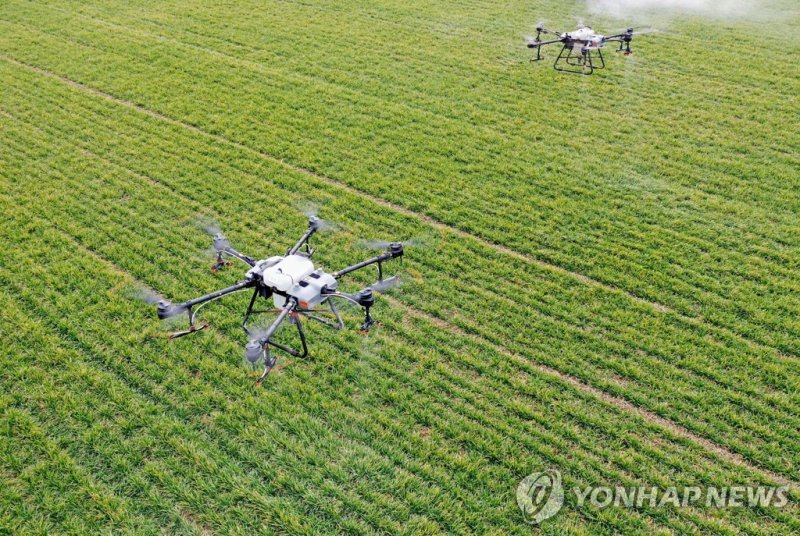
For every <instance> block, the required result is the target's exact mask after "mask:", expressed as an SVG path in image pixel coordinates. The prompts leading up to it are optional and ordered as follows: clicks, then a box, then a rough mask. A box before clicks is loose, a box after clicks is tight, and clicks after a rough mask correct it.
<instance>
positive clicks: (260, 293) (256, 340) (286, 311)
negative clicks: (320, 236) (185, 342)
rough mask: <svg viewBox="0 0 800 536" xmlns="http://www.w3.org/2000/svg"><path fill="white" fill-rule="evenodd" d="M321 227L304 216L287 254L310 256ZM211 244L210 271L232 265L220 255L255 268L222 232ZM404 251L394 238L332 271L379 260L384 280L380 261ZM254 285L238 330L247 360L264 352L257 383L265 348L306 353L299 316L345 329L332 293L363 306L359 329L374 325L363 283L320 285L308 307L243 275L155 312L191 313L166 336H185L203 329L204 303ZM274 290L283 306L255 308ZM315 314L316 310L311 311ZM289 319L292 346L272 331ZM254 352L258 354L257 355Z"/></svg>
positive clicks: (268, 365)
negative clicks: (262, 323)
mask: <svg viewBox="0 0 800 536" xmlns="http://www.w3.org/2000/svg"><path fill="white" fill-rule="evenodd" d="M319 228H320V222H319V220H318V219H317V218H315V217H311V218H309V220H308V229H307V230H306V232H305V233H304V234H303V236H302V237H301V238H300V239H299V240H298V241H297V243H295V245H294V246H292V247H291V248H289V250H288V251H287V252H286V256H289V255H302V256H304V257H308V258H311V256H312V255H313V254H314V252H315V251H316V248H312V247H311V245H310V242H309V240H310V238H311V236H313V234H314V233H315V232H317V231H318V230H319ZM214 242H215V248H217V261H216V264H215V265H214V267H213V268H212V270H214V271H217V270H219V269H221V268H223V267H225V266H228V265H230V264H231V263H230V262H229V261H227V260H226V259H225V258H224V257H223V254H225V255H228V256H231V257H234V258H237V259H239V260H241V261H242V262H244V263H245V264H247V265H248V266H250V267H254V266H255V265H256V261H255V260H254V259H253V258H252V257H249V256H247V255H243V254H241V253H239V252H238V251H236V250H235V249H233V248H232V247H230V245H228V244H227V241H226V240H225V239H224V237H223V236H222V235H221V234H218V235H217V236H215V238H214ZM402 256H403V245H402V244H400V243H392V244H390V245H389V247H388V249H387V251H385V252H384V253H381V254H380V255H376V256H374V257H372V258H369V259H367V260H364V261H361V262H358V263H356V264H353V265H351V266H348V267H346V268H343V269H341V270H339V271H337V272H333V273H332V274H331V275H332V276H333V277H334V278H335V279H336V280H337V281H338V280H339V279H340V278H341V277H343V276H345V275H347V274H349V273H351V272H355V271H356V270H360V269H362V268H366V267H368V266H372V265H377V268H378V282H383V281H385V280H384V279H383V263H384V262H386V261H389V260H392V259H395V258H398V257H402ZM250 288H253V294H252V297H251V298H250V303H249V305H248V307H247V311H246V312H245V314H244V318H243V320H242V324H241V325H242V329H243V330H244V332H245V333H246V334H247V335H248V336H249V337H251V341H250V342H249V343H248V344H247V346H246V352H247V354H246V355H247V356H248V359H250V357H251V356H255V359H253V360H252V361H251V362H253V363H255V362H257V361H258V359H259V358H260V357H261V356H262V354H263V358H264V362H265V368H264V372H263V374H262V375H261V376H260V377H259V379H258V381H257V382H256V383H257V384H261V382H263V381H264V379H265V378H266V376H267V375H268V374H269V372H270V370H271V369H272V367H273V366H274V365H275V363H276V361H277V358H276V357H274V356H272V355H271V353H270V352H269V347H270V346H272V347H274V348H276V349H278V350H281V351H283V352H286V353H287V354H289V355H291V356H294V357H301V358H302V357H306V356H307V355H308V343H307V341H306V335H305V331H304V330H303V324H302V321H301V317H305V318H308V319H310V320H315V321H317V322H320V323H322V324H323V325H326V326H328V327H331V328H333V329H336V330H340V329H342V328H344V325H345V324H344V321H343V320H342V317H341V315H340V314H339V310H338V309H337V308H336V305H335V303H334V302H333V298H341V299H344V300H347V301H350V302H352V303H354V304H356V305H358V306H360V307H362V308H363V309H364V323H363V324H362V326H361V331H362V333H367V332H369V330H370V328H372V326H374V325H376V324H378V322H377V321H375V319H374V318H373V317H372V315H371V314H370V309H371V307H372V306H373V305H374V303H375V299H374V296H373V294H372V289H371V287H366V288H365V289H363V290H361V291H360V292H359V293H357V294H355V295H351V294H345V293H341V292H337V291H334V290H331V291H328V292H326V291H325V289H323V295H324V296H325V297H324V298H323V300H322V302H321V303H320V304H319V305H318V306H316V307H314V308H307V307H304V306H303V304H302V302H300V301H298V299H297V298H296V297H294V296H290V295H289V294H288V293H286V292H283V291H280V290H278V289H275V288H272V287H267V286H265V285H263V284H260V281H259V280H258V279H255V278H252V279H245V280H243V281H240V282H238V283H236V284H234V285H231V286H229V287H226V288H224V289H220V290H217V291H215V292H211V293H209V294H205V295H203V296H200V297H198V298H194V299H192V300H188V301H185V302H183V303H180V304H175V305H173V304H170V303H169V302H166V301H160V302H159V303H158V310H157V311H158V317H159V318H161V319H165V318H171V317H173V316H177V315H179V314H182V313H184V312H187V313H188V315H189V328H188V329H186V330H184V331H179V332H175V333H172V334H170V335H169V338H170V339H175V338H178V337H183V336H185V335H190V334H192V333H195V332H197V331H201V330H203V329H205V328H207V327H208V323H207V322H201V323H199V324H197V323H196V315H197V311H198V310H199V309H200V308H201V307H202V306H204V305H206V304H207V303H209V302H211V301H214V300H217V299H219V298H221V297H223V296H227V295H228V294H233V293H235V292H240V291H243V290H247V289H250ZM273 295H277V296H281V297H283V298H284V300H285V301H284V305H283V307H281V308H280V309H274V308H272V309H255V305H256V302H257V300H258V298H259V297H262V298H264V299H269V298H271V297H272V296H273ZM326 303H327V304H328V306H329V308H330V311H320V310H319V309H318V307H321V306H323V305H324V304H326ZM276 312H277V313H278V316H277V317H276V318H275V320H273V322H272V324H270V326H269V328H267V330H266V331H265V332H263V333H261V334H256V333H254V332H253V331H252V330H251V329H250V328H249V327H248V321H249V320H250V319H251V317H252V316H254V315H258V314H270V313H276ZM315 313H316V314H315ZM320 313H325V314H331V315H332V316H333V318H332V319H328V318H324V317H321V316H318V315H319V314H320ZM287 319H289V321H290V322H292V323H293V324H294V325H295V326H296V328H297V333H298V337H299V342H300V349H297V348H293V347H291V346H289V345H286V344H283V343H279V342H277V341H275V340H273V336H274V335H275V333H276V332H277V330H278V328H280V326H281V325H282V324H283V322H284V321H286V320H287ZM256 352H257V354H256Z"/></svg>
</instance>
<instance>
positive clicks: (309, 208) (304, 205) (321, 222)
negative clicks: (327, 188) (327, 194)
mask: <svg viewBox="0 0 800 536" xmlns="http://www.w3.org/2000/svg"><path fill="white" fill-rule="evenodd" d="M297 209H298V210H299V211H300V213H301V214H303V215H304V216H305V217H306V218H308V221H309V222H311V221H313V222H314V223H315V224H316V226H317V230H318V231H329V230H334V229H336V228H337V227H338V226H337V225H336V224H335V223H333V222H330V221H328V220H325V219H323V218H320V217H319V205H318V204H317V203H314V202H311V201H302V202H300V203H298V206H297Z"/></svg>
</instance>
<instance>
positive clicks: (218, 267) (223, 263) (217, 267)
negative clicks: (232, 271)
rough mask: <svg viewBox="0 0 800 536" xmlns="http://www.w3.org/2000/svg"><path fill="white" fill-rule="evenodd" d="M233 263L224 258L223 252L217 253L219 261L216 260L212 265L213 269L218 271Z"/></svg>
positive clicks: (215, 271)
mask: <svg viewBox="0 0 800 536" xmlns="http://www.w3.org/2000/svg"><path fill="white" fill-rule="evenodd" d="M231 265H233V263H232V262H231V261H229V260H227V259H224V258H223V257H222V253H217V262H215V263H214V265H213V266H212V267H211V271H212V272H214V273H217V272H219V271H220V270H223V269H225V268H227V267H228V266H231Z"/></svg>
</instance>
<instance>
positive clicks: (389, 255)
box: [331, 251, 395, 279]
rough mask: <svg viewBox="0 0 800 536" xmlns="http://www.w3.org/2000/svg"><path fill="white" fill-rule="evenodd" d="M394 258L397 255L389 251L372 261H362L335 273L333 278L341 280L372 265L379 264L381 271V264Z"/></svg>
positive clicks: (373, 258)
mask: <svg viewBox="0 0 800 536" xmlns="http://www.w3.org/2000/svg"><path fill="white" fill-rule="evenodd" d="M394 257H395V255H393V254H392V253H391V252H389V251H387V252H386V253H381V254H380V255H376V256H375V257H372V258H371V259H367V260H365V261H361V262H359V263H356V264H353V265H352V266H348V267H347V268H342V269H341V270H339V271H338V272H334V273H333V274H331V275H333V277H335V278H336V279H339V278H341V277H343V276H345V275H347V274H349V273H351V272H355V271H356V270H360V269H361V268H365V267H367V266H370V265H372V264H378V268H379V269H380V264H381V263H383V262H385V261H388V260H391V259H393V258H394Z"/></svg>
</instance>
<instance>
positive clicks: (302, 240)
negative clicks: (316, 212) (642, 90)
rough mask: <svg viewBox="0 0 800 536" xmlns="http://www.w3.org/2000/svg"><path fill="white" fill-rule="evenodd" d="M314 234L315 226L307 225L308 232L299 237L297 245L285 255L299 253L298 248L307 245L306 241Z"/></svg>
mask: <svg viewBox="0 0 800 536" xmlns="http://www.w3.org/2000/svg"><path fill="white" fill-rule="evenodd" d="M316 232H317V226H316V225H309V226H308V230H307V231H306V232H305V233H304V234H303V236H302V237H300V240H298V241H297V243H296V244H295V245H294V246H292V247H291V248H290V249H289V251H288V252H287V253H286V255H294V254H296V253H297V252H298V251H300V248H301V247H303V244H307V243H308V239H309V238H311V235H313V234H314V233H316Z"/></svg>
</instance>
